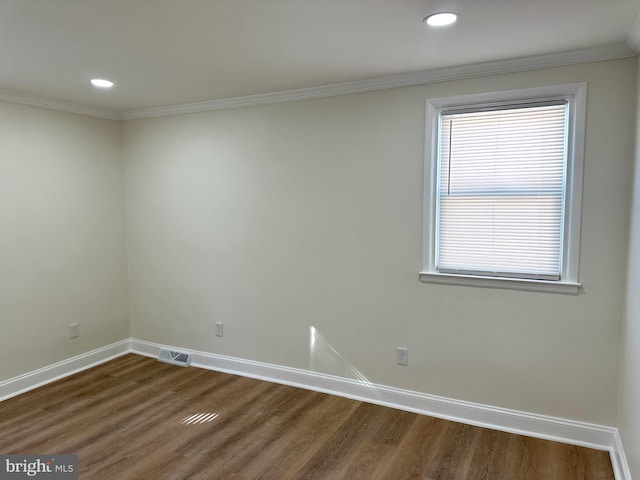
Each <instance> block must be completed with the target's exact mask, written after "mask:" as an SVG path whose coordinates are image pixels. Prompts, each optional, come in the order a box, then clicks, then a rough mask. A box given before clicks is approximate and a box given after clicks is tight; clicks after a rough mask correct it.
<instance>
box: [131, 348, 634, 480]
mask: <svg viewBox="0 0 640 480" xmlns="http://www.w3.org/2000/svg"><path fill="white" fill-rule="evenodd" d="M160 348H170V349H173V350H181V351H185V352H190V353H191V354H192V363H191V364H192V366H194V367H200V368H206V369H209V370H216V371H220V372H226V373H232V374H236V375H242V376H245V377H251V378H257V379H260V380H266V381H269V382H275V383H281V384H285V385H291V386H295V387H301V388H306V389H308V390H315V391H319V392H324V393H330V394H332V395H338V396H341V397H347V398H352V399H354V400H361V401H365V402H369V403H375V404H378V405H383V406H387V407H392V408H397V409H400V410H406V411H410V412H415V413H420V414H424V415H429V416H432V417H437V418H443V419H446V420H453V421H456V422H461V423H466V424H470V425H476V426H480V427H486V428H492V429H494V430H500V431H504V432H510V433H516V434H519V435H527V436H530V437H535V438H542V439H546V440H553V441H557V442H563V443H569V444H572V445H578V446H584V447H589V448H595V449H598V450H606V451H608V452H609V454H610V457H611V463H612V465H613V469H614V473H615V478H616V480H631V476H630V474H629V468H628V467H626V468H625V465H626V458H625V456H624V450H623V449H622V444H621V442H620V437H619V435H618V430H617V429H616V428H614V427H607V426H602V425H593V424H589V423H584V422H576V421H573V420H566V419H562V418H556V417H550V416H546V415H538V414H534V413H528V412H521V411H517V410H509V409H506V408H499V407H492V406H488V405H482V404H478V403H472V402H466V401H462V400H455V399H451V398H445V397H439V396H436V395H429V394H426V393H420V392H413V391H410V390H403V389H400V388H394V387H389V386H386V385H377V384H373V383H367V382H363V381H357V380H351V379H346V378H342V377H335V376H332V375H326V374H323V373H317V372H312V371H308V370H301V369H296V368H289V367H283V366H279V365H272V364H268V363H262V362H256V361H252V360H245V359H241V358H234V357H227V356H224V355H216V354H212V353H207V352H199V351H194V350H189V349H184V348H180V347H175V346H171V345H160V344H157V343H152V342H145V341H141V340H136V339H132V340H131V350H132V352H134V353H137V354H140V355H146V356H149V357H156V356H157V355H158V353H159V352H160Z"/></svg>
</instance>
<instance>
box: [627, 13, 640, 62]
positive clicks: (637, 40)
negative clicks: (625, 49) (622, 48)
mask: <svg viewBox="0 0 640 480" xmlns="http://www.w3.org/2000/svg"><path fill="white" fill-rule="evenodd" d="M627 45H628V46H629V48H631V49H632V50H633V51H634V52H635V53H638V52H640V15H638V17H637V18H636V21H635V23H634V24H633V27H631V30H630V31H629V35H627Z"/></svg>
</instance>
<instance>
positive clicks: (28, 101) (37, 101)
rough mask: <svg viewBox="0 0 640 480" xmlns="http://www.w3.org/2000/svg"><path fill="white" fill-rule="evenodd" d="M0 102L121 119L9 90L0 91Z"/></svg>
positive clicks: (86, 107) (94, 109)
mask: <svg viewBox="0 0 640 480" xmlns="http://www.w3.org/2000/svg"><path fill="white" fill-rule="evenodd" d="M0 101H3V102H11V103H19V104H21V105H30V106H32V107H40V108H48V109H49V110H59V111H61V112H69V113H77V114H80V115H88V116H90V117H97V118H106V119H109V120H120V119H121V118H120V117H121V114H120V113H118V112H114V111H112V110H105V109H101V108H95V107H88V106H86V105H80V104H78V103H72V102H65V101H62V100H54V99H52V98H45V97H37V96H35V95H26V94H24V93H17V92H11V91H9V90H0Z"/></svg>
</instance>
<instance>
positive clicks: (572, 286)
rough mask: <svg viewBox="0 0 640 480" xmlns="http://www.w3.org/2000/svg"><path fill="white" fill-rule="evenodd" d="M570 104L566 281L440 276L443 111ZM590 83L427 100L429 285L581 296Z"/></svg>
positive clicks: (423, 276)
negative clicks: (557, 102) (541, 102)
mask: <svg viewBox="0 0 640 480" xmlns="http://www.w3.org/2000/svg"><path fill="white" fill-rule="evenodd" d="M559 98H562V99H566V100H567V101H568V102H569V114H568V115H569V119H568V133H567V165H566V171H567V174H566V175H567V178H566V180H565V198H566V199H565V207H564V220H563V227H562V228H563V233H564V235H563V242H564V243H563V245H562V254H563V255H562V266H561V272H562V281H547V280H533V279H519V278H507V277H491V276H487V275H472V274H465V273H462V272H461V273H451V272H439V271H438V270H437V268H436V255H437V253H436V243H437V236H438V232H437V230H438V225H437V210H438V209H439V208H440V207H439V198H440V197H439V191H438V184H437V180H438V172H437V165H438V157H439V153H440V152H439V151H438V148H439V142H438V128H439V127H438V115H439V113H440V112H442V111H443V110H449V109H455V108H460V107H467V106H474V107H476V106H477V107H480V106H490V107H493V106H496V107H499V106H500V105H502V104H507V103H511V102H517V103H519V102H526V101H528V100H546V99H559ZM586 101H587V84H586V82H577V83H566V84H559V85H549V86H543V87H536V88H525V89H515V90H506V91H498V92H485V93H476V94H470V95H456V96H450V97H440V98H429V99H426V100H425V147H424V175H425V178H424V182H423V187H424V190H423V192H424V193H423V223H422V231H423V233H422V235H423V241H422V270H421V271H420V273H419V278H420V280H421V281H422V282H425V283H441V284H446V285H467V286H473V287H488V288H507V289H513V290H529V291H535V292H547V293H564V294H570V295H577V294H578V293H579V291H580V287H581V284H580V283H579V282H578V269H579V252H580V221H581V209H582V177H583V163H584V138H585V129H586V123H585V122H586V121H585V118H586Z"/></svg>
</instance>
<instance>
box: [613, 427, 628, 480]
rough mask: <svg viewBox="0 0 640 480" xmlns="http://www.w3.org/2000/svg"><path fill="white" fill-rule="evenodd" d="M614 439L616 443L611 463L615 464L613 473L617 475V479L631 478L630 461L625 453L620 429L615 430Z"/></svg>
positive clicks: (625, 479) (626, 479)
mask: <svg viewBox="0 0 640 480" xmlns="http://www.w3.org/2000/svg"><path fill="white" fill-rule="evenodd" d="M613 440H614V444H613V448H612V449H611V451H610V452H611V465H612V466H613V473H614V474H615V476H616V480H631V470H630V469H629V463H628V462H627V456H626V454H625V453H624V447H623V445H622V440H621V439H620V434H619V433H618V429H616V431H615V434H614V439H613Z"/></svg>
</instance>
